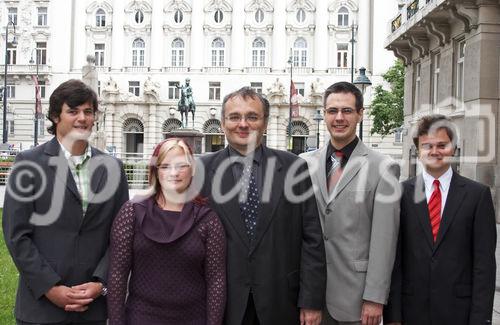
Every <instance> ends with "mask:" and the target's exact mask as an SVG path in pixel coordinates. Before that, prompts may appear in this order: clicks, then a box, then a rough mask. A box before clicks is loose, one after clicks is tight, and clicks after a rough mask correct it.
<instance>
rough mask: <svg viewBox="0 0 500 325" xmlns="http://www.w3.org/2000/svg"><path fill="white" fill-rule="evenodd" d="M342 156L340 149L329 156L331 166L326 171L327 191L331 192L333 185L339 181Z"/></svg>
mask: <svg viewBox="0 0 500 325" xmlns="http://www.w3.org/2000/svg"><path fill="white" fill-rule="evenodd" d="M343 157H344V154H343V153H342V151H335V152H334V153H333V154H332V155H331V156H330V159H331V161H332V167H330V170H329V171H328V175H327V183H326V186H327V188H328V191H329V192H332V191H333V190H334V189H335V185H337V182H338V181H339V179H340V176H342V158H343Z"/></svg>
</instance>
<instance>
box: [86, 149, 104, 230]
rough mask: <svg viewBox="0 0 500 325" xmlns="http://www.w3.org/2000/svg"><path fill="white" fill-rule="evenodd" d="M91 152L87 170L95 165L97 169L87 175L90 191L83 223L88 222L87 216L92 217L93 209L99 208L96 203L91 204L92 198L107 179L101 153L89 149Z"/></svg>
mask: <svg viewBox="0 0 500 325" xmlns="http://www.w3.org/2000/svg"><path fill="white" fill-rule="evenodd" d="M90 149H91V150H92V157H91V158H90V160H89V161H88V162H87V168H90V166H91V164H96V165H97V166H98V167H97V168H95V169H93V173H92V174H90V173H89V174H88V177H89V180H88V181H89V186H90V191H89V197H88V199H87V200H88V206H87V211H86V212H85V218H84V220H83V221H88V219H90V218H89V216H91V215H93V214H92V213H93V211H94V209H96V208H98V207H99V204H98V203H93V201H94V197H95V196H96V195H97V193H99V191H100V190H101V189H102V187H103V186H104V185H105V184H106V181H107V177H106V175H105V171H106V167H105V165H104V163H102V160H101V159H103V158H105V157H103V156H101V155H102V153H100V152H99V151H97V150H96V149H95V148H92V147H91V148H90Z"/></svg>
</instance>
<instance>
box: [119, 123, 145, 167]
mask: <svg viewBox="0 0 500 325" xmlns="http://www.w3.org/2000/svg"><path fill="white" fill-rule="evenodd" d="M123 136H124V141H125V143H124V148H125V150H124V151H125V153H126V156H127V157H128V158H136V159H141V158H142V155H138V154H142V152H143V149H144V125H143V124H142V122H141V121H139V120H138V119H136V118H128V119H127V120H125V122H124V123H123Z"/></svg>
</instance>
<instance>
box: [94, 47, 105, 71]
mask: <svg viewBox="0 0 500 325" xmlns="http://www.w3.org/2000/svg"><path fill="white" fill-rule="evenodd" d="M94 47H95V51H94V55H95V65H96V66H104V44H95V45H94Z"/></svg>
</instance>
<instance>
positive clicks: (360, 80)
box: [353, 67, 372, 140]
mask: <svg viewBox="0 0 500 325" xmlns="http://www.w3.org/2000/svg"><path fill="white" fill-rule="evenodd" d="M353 83H354V84H355V85H356V87H358V88H359V90H361V93H362V94H363V96H364V95H365V90H366V87H368V86H371V84H372V82H371V81H370V79H368V77H367V76H366V69H365V68H364V67H361V68H359V76H358V77H357V78H356V80H354V82H353ZM359 139H360V140H363V120H361V122H359Z"/></svg>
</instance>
